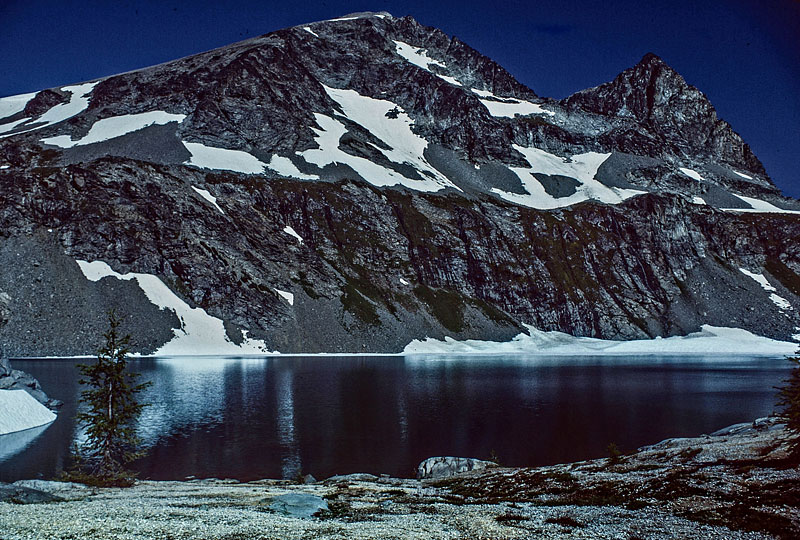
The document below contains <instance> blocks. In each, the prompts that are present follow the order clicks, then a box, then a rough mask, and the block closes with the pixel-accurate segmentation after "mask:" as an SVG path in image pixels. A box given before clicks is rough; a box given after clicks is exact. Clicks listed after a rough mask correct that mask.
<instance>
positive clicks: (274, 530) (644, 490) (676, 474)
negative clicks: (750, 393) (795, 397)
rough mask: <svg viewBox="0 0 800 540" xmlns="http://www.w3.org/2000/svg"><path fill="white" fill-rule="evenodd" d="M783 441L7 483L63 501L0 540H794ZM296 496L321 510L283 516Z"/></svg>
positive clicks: (773, 425)
mask: <svg viewBox="0 0 800 540" xmlns="http://www.w3.org/2000/svg"><path fill="white" fill-rule="evenodd" d="M788 437H789V434H788V433H787V432H786V430H785V426H784V425H783V424H781V423H779V422H777V421H776V420H775V419H774V418H767V419H759V420H757V421H755V422H753V423H747V424H737V425H734V426H729V427H728V428H724V429H722V430H719V431H717V432H714V433H712V434H709V435H703V436H700V437H695V438H679V439H666V440H664V441H661V442H659V443H656V444H654V445H649V446H645V447H642V448H639V449H638V450H637V451H635V452H632V453H630V454H626V455H621V456H619V458H618V459H611V458H603V459H594V460H588V461H581V462H576V463H567V464H560V465H552V466H545V467H535V468H503V467H498V468H489V469H485V470H476V471H471V472H466V473H462V474H459V475H456V476H452V477H449V478H445V479H440V480H415V479H404V478H391V477H375V476H372V475H346V476H338V477H332V478H329V479H327V480H324V481H321V482H314V483H309V484H303V483H293V482H291V481H287V480H268V479H267V480H257V481H253V482H238V481H236V480H219V479H203V480H184V481H149V480H148V481H138V482H137V484H136V485H135V486H134V487H132V488H127V489H125V488H87V487H82V486H77V485H74V484H61V483H53V482H42V481H22V482H19V483H17V484H12V486H13V485H19V486H24V485H28V486H31V487H36V486H38V487H39V488H45V487H47V488H49V490H50V492H51V493H52V494H53V495H56V496H58V497H61V498H63V499H64V500H63V501H59V502H38V503H32V504H13V503H9V502H0V530H3V531H4V534H5V536H4V540H17V539H20V540H21V539H23V538H44V537H47V538H72V537H80V538H86V539H100V538H103V539H106V538H126V539H140V538H141V539H144V538H148V539H149V538H173V539H178V538H180V539H195V538H197V539H199V538H203V539H206V540H211V539H220V540H222V539H226V540H231V539H244V538H248V539H249V538H261V539H266V538H270V539H272V538H276V539H277V538H298V539H299V538H419V539H422V538H448V539H454V540H462V539H463V540H466V539H467V538H476V537H489V538H529V537H536V538H619V537H627V538H633V537H638V538H665V539H666V538H672V537H674V536H676V535H677V536H681V535H685V536H691V537H703V538H726V539H727V538H742V539H744V538H747V539H750V538H752V539H756V538H758V539H761V538H791V537H797V536H798V534H800V502H798V501H800V468H798V466H797V464H790V463H788V462H787V460H786V457H787V441H788ZM2 487H4V486H0V489H1V488H2ZM6 487H7V486H6ZM45 491H47V490H45ZM294 496H297V497H299V498H301V499H304V500H306V502H308V501H311V502H315V501H316V502H318V503H319V502H324V503H325V506H326V508H327V509H324V510H322V511H320V512H318V513H317V514H316V515H315V516H313V517H300V516H297V515H293V514H291V513H287V512H286V511H284V510H281V508H283V507H281V506H280V504H279V503H280V502H281V501H286V500H287V497H289V498H291V497H294ZM625 535H627V536H625Z"/></svg>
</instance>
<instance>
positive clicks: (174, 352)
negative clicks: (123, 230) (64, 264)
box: [77, 260, 269, 356]
mask: <svg viewBox="0 0 800 540" xmlns="http://www.w3.org/2000/svg"><path fill="white" fill-rule="evenodd" d="M77 263H78V266H80V268H81V271H82V272H83V275H84V276H86V279H88V280H89V281H99V280H101V279H103V278H105V277H113V278H116V279H121V280H125V281H129V280H135V281H136V282H137V284H138V285H139V287H140V288H141V289H142V291H143V292H144V294H145V296H147V299H148V300H150V302H151V303H153V304H154V305H155V306H158V307H159V308H160V309H168V310H170V311H173V312H174V313H175V315H177V316H178V319H179V320H180V321H181V327H180V328H176V329H173V332H174V333H175V337H174V338H172V340H170V341H169V342H168V343H166V344H165V345H163V346H161V348H160V349H158V350H157V351H156V352H155V353H154V355H156V356H182V355H229V354H234V355H236V354H263V353H266V352H269V351H268V350H267V346H266V344H265V343H264V342H263V341H261V340H256V339H250V338H246V337H245V340H244V342H243V343H242V344H241V345H236V344H235V343H233V342H232V341H230V339H228V336H227V334H226V333H225V327H224V325H223V323H222V320H221V319H218V318H216V317H212V316H211V315H209V314H208V313H206V311H205V310H204V309H202V308H192V307H190V306H189V304H187V303H186V302H184V301H183V300H181V299H180V298H178V296H177V295H176V294H175V293H174V292H172V291H171V290H170V289H169V287H167V286H166V285H165V284H164V282H162V281H161V280H160V279H159V278H158V277H156V276H154V275H152V274H139V273H134V272H130V273H127V274H119V273H117V272H115V271H114V270H112V269H111V267H110V266H109V265H108V263H106V262H103V261H93V262H88V261H81V260H79V261H77Z"/></svg>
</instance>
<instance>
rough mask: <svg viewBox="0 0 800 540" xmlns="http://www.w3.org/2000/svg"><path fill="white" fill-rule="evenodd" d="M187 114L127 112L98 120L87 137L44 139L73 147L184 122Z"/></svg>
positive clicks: (50, 142)
mask: <svg viewBox="0 0 800 540" xmlns="http://www.w3.org/2000/svg"><path fill="white" fill-rule="evenodd" d="M185 118H186V115H185V114H170V113H167V112H164V111H150V112H146V113H138V114H125V115H122V116H112V117H111V118H103V119H102V120H98V121H97V122H95V123H94V124H92V127H91V128H90V129H89V133H87V134H86V136H85V137H83V138H81V139H78V140H77V141H73V140H72V138H71V137H70V136H69V135H59V136H57V137H48V138H46V139H42V142H43V143H45V144H50V145H53V146H58V147H60V148H72V147H73V146H83V145H85V144H92V143H97V142H102V141H107V140H109V139H114V138H116V137H122V136H123V135H127V134H128V133H133V132H134V131H139V130H140V129H144V128H146V127H148V126H152V125H156V124H157V125H164V124H169V123H170V122H178V123H179V124H180V123H181V122H183V120H184V119H185Z"/></svg>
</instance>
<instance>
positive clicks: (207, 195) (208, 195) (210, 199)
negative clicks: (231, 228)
mask: <svg viewBox="0 0 800 540" xmlns="http://www.w3.org/2000/svg"><path fill="white" fill-rule="evenodd" d="M192 189H193V190H195V191H196V192H197V194H198V195H200V196H201V197H203V198H204V199H205V200H207V201H208V202H210V203H211V204H213V205H214V207H215V208H216V209H217V210H219V212H220V214H222V215H225V212H223V211H222V208H220V207H219V205H218V204H217V198H216V197H214V196H213V195H212V194H211V193H209V192H208V190H206V189H200V188H199V187H195V186H192Z"/></svg>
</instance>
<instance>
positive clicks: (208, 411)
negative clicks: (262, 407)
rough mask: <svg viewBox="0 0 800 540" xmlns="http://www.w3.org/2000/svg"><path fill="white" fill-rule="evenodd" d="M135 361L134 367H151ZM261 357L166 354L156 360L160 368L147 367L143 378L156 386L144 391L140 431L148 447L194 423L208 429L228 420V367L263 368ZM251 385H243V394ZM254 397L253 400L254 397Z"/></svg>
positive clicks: (142, 379)
mask: <svg viewBox="0 0 800 540" xmlns="http://www.w3.org/2000/svg"><path fill="white" fill-rule="evenodd" d="M142 362H144V363H143V364H139V365H137V364H133V365H132V366H131V367H132V369H133V370H134V371H143V370H144V369H146V368H147V365H148V364H147V362H150V361H148V360H145V361H142ZM263 362H264V359H261V358H222V357H216V358H164V359H158V360H155V366H154V367H156V366H157V369H152V370H147V371H146V372H145V373H143V374H142V376H141V377H140V381H150V382H152V383H153V385H152V386H150V387H149V388H147V389H146V390H145V391H144V392H142V394H141V399H140V401H141V402H142V403H147V404H148V406H147V407H145V408H144V409H143V410H142V415H141V416H140V417H139V422H138V423H137V426H136V433H137V435H138V436H139V438H141V440H142V443H143V445H144V446H145V447H149V446H153V445H155V444H156V443H157V442H158V438H159V437H164V436H170V435H174V434H178V433H186V432H187V431H188V430H190V429H191V427H192V426H200V425H202V426H203V427H204V429H205V430H206V431H208V430H209V429H210V428H211V427H213V426H217V425H220V424H222V423H223V422H224V420H225V403H226V396H225V395H224V394H225V376H226V371H228V370H230V369H233V368H241V369H242V371H243V373H247V371H249V370H252V369H257V370H259V371H260V370H261V369H263ZM246 387H247V385H244V387H243V388H242V393H243V395H245V394H246V392H247V388H246ZM252 399H253V398H252V397H250V400H249V401H252Z"/></svg>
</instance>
